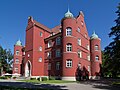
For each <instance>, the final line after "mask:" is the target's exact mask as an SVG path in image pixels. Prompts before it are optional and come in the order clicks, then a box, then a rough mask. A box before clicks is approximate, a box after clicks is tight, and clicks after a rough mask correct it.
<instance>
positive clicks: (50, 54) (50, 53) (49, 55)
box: [47, 51, 52, 59]
mask: <svg viewBox="0 0 120 90" xmlns="http://www.w3.org/2000/svg"><path fill="white" fill-rule="evenodd" d="M51 56H52V52H51V51H49V52H47V58H48V59H50V58H51Z"/></svg>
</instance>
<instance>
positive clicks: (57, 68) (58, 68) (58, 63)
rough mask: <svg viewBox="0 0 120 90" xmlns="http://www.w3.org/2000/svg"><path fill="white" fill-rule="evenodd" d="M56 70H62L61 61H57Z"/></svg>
mask: <svg viewBox="0 0 120 90" xmlns="http://www.w3.org/2000/svg"><path fill="white" fill-rule="evenodd" d="M56 70H60V62H57V63H56Z"/></svg>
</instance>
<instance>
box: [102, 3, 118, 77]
mask: <svg viewBox="0 0 120 90" xmlns="http://www.w3.org/2000/svg"><path fill="white" fill-rule="evenodd" d="M117 8H118V10H117V11H116V13H117V19H116V20H115V23H116V24H115V26H113V27H112V28H111V32H110V33H109V37H110V38H112V39H113V41H112V42H111V43H110V44H109V45H108V46H107V47H106V48H105V50H104V59H105V61H104V63H103V64H104V65H103V67H104V69H105V68H106V72H107V73H109V74H111V75H112V77H117V75H119V74H120V3H119V5H118V7H117Z"/></svg>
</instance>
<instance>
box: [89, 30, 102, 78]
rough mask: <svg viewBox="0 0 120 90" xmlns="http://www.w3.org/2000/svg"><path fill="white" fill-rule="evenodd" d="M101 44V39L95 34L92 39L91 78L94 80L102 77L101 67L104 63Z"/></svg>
mask: <svg viewBox="0 0 120 90" xmlns="http://www.w3.org/2000/svg"><path fill="white" fill-rule="evenodd" d="M100 42H101V39H100V38H99V37H98V36H97V35H96V34H95V32H94V33H93V34H92V36H91V38H90V50H91V76H92V78H93V79H98V78H99V77H100V66H101V63H102V58H101V46H100Z"/></svg>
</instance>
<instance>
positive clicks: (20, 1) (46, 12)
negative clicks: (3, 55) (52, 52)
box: [0, 0, 119, 52]
mask: <svg viewBox="0 0 120 90" xmlns="http://www.w3.org/2000/svg"><path fill="white" fill-rule="evenodd" d="M118 3H119V0H69V7H70V11H71V12H72V13H73V15H74V16H77V15H78V13H79V11H83V13H84V15H85V22H86V25H87V30H88V33H89V36H91V34H92V32H93V31H95V32H96V33H97V34H98V36H99V37H100V38H101V47H102V50H103V49H104V47H105V46H107V45H108V44H109V43H110V41H111V39H110V38H109V37H108V33H109V32H110V28H111V27H112V26H114V25H115V23H114V20H115V19H116V17H117V15H116V14H115V11H116V10H117V8H116V7H117V5H118ZM67 7H68V0H0V45H2V46H3V47H4V48H7V49H8V48H10V49H11V50H12V52H13V47H14V44H15V43H16V41H17V40H18V39H20V40H21V41H22V44H23V45H24V43H25V30H26V26H27V19H28V16H33V18H34V19H35V20H36V21H38V22H40V23H42V24H43V25H45V26H47V27H49V28H52V27H54V26H56V25H58V24H60V21H61V19H62V18H63V17H64V14H65V12H66V11H67Z"/></svg>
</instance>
